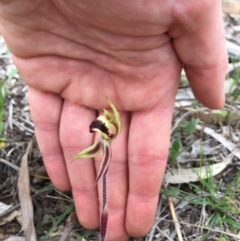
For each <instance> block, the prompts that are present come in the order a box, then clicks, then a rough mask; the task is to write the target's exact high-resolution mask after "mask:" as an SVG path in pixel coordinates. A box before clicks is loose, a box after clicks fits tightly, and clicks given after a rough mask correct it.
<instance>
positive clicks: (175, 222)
mask: <svg viewBox="0 0 240 241" xmlns="http://www.w3.org/2000/svg"><path fill="white" fill-rule="evenodd" d="M168 204H169V208H170V212H171V214H172V219H173V221H174V225H175V230H176V232H177V236H178V240H179V241H183V237H182V233H181V230H180V225H179V222H178V219H177V215H176V212H175V209H174V206H173V202H172V199H171V198H170V197H168Z"/></svg>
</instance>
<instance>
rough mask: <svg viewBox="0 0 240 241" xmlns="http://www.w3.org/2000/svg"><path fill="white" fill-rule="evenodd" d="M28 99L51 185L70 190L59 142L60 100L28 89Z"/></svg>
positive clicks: (55, 96)
mask: <svg viewBox="0 0 240 241" xmlns="http://www.w3.org/2000/svg"><path fill="white" fill-rule="evenodd" d="M28 98H29V104H30V109H31V115H32V119H33V122H34V125H35V133H36V137H37V141H38V145H39V149H40V151H41V153H42V156H43V161H44V164H45V166H46V169H47V172H48V175H49V177H50V178H51V181H52V183H53V184H54V186H56V187H57V188H58V189H60V190H70V189H71V187H70V182H69V179H68V173H67V169H66V166H65V161H64V157H63V153H62V148H61V145H60V140H59V122H60V117H61V111H62V99H61V98H60V97H59V96H58V95H55V94H52V93H46V92H42V91H38V90H36V89H34V88H31V87H28Z"/></svg>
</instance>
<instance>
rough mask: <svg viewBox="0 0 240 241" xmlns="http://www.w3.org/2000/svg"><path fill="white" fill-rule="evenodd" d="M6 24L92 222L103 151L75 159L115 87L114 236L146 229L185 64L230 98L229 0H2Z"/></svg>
mask: <svg viewBox="0 0 240 241" xmlns="http://www.w3.org/2000/svg"><path fill="white" fill-rule="evenodd" d="M0 32H1V33H2V35H3V36H4V38H5V40H6V43H7V45H8V47H9V48H10V50H11V51H12V53H13V57H14V61H15V64H16V66H17V68H18V70H19V72H20V74H21V76H22V77H23V79H24V80H25V81H26V83H27V84H28V85H29V102H30V107H31V113H32V118H33V121H34V123H35V130H36V136H37V140H38V143H39V147H40V150H41V152H42V155H43V159H44V163H45V165H46V168H47V171H48V173H49V176H50V178H51V180H52V182H53V183H54V185H55V186H56V187H57V188H59V189H61V190H70V189H71V190H72V192H73V196H74V200H75V205H76V210H77V214H78V218H79V221H80V222H81V224H82V225H83V226H85V227H87V228H96V227H97V226H98V222H99V205H98V200H99V199H98V194H99V193H101V189H100V188H99V189H98V190H97V188H96V185H95V177H96V172H97V171H96V170H97V169H98V167H99V163H100V160H99V159H95V160H87V159H83V160H81V161H78V162H75V163H74V164H71V161H72V156H73V155H74V154H76V153H77V152H79V151H80V150H82V149H84V148H86V147H87V146H90V145H91V144H92V143H93V142H94V136H93V135H91V134H89V132H88V127H89V124H90V122H91V121H92V120H93V119H94V118H95V117H96V116H97V115H98V112H99V111H101V109H103V108H107V107H108V106H107V101H106V96H108V97H109V99H111V101H112V102H113V103H114V104H115V105H116V106H117V108H118V109H119V110H120V112H121V118H122V124H123V130H122V133H121V135H120V136H119V138H118V139H117V140H116V141H114V142H113V145H112V151H113V157H112V161H111V164H110V170H109V226H108V228H109V229H108V240H116V241H118V240H119V241H124V240H127V239H128V236H129V235H132V236H141V235H144V234H145V233H146V232H147V231H148V230H149V229H150V227H151V225H152V221H153V218H154V214H155V210H156V206H157V202H158V194H159V190H160V186H161V181H162V178H163V175H164V171H165V166H166V159H167V155H168V146H169V136H170V128H171V116H172V109H173V103H174V98H175V94H176V91H177V88H178V83H179V77H180V72H181V69H182V67H183V66H184V68H185V71H186V73H187V76H188V78H189V80H190V84H191V86H192V88H193V91H194V94H195V96H196V98H198V100H200V101H201V102H202V103H203V104H205V105H206V106H208V107H211V108H220V107H221V106H222V105H223V103H224V93H223V84H224V75H225V70H226V63H227V54H226V50H225V46H224V31H223V24H222V18H221V1H219V2H218V3H216V1H214V0H208V1H207V0H206V1H200V2H199V3H197V2H196V1H194V0H193V1H186V0H185V1H184V0H180V1H163V0H160V1H157V0H156V1H149V2H148V1H139V0H134V1H131V3H129V2H124V1H120V0H116V1H110V0H104V1H96V0H88V1H74V0H68V1H66V0H52V1H44V2H43V1H41V0H31V1H30V0H18V1H14V0H0ZM99 197H101V195H99Z"/></svg>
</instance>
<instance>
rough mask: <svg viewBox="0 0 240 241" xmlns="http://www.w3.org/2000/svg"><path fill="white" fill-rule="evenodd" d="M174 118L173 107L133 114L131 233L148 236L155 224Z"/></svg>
mask: <svg viewBox="0 0 240 241" xmlns="http://www.w3.org/2000/svg"><path fill="white" fill-rule="evenodd" d="M171 119H172V107H170V108H156V109H154V110H152V111H149V112H136V113H134V114H133V116H132V120H131V125H130V136H129V147H128V148H129V149H128V155H129V156H128V160H129V178H130V180H129V194H128V201H127V218H126V228H127V232H128V234H129V235H130V236H133V237H140V236H144V235H145V234H146V233H147V232H148V231H149V230H150V228H151V226H152V223H153V220H154V216H155V212H156V208H157V203H158V196H159V191H160V187H161V183H162V179H163V175H164V172H165V167H166V162H167V156H168V147H169V137H170V129H171Z"/></svg>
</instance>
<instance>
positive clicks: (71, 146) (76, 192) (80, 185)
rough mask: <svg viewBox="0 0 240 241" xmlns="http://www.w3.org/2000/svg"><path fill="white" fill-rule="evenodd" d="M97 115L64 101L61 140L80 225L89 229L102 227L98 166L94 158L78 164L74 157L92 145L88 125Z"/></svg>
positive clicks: (79, 161) (79, 160)
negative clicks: (97, 179) (97, 178)
mask: <svg viewBox="0 0 240 241" xmlns="http://www.w3.org/2000/svg"><path fill="white" fill-rule="evenodd" d="M95 118H96V112H95V111H93V110H90V109H88V108H86V107H83V106H77V105H74V104H71V103H70V102H68V101H66V100H65V102H64V105H63V109H62V116H61V124H60V139H61V144H62V147H63V152H64V157H65V160H66V165H67V169H68V174H69V179H70V182H71V186H72V193H73V197H74V201H75V207H76V211H77V215H78V219H79V221H80V223H81V224H82V225H83V226H84V227H86V228H89V229H93V228H97V227H98V225H99V216H98V197H97V189H96V185H95V178H96V177H95V176H96V175H95V167H94V164H93V159H92V158H82V159H78V160H76V161H75V162H73V163H72V161H73V155H75V154H77V153H78V152H80V151H82V150H83V149H85V148H87V147H88V146H91V145H92V144H93V138H94V135H92V134H91V133H89V125H90V124H91V122H92V120H94V119H95Z"/></svg>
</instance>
